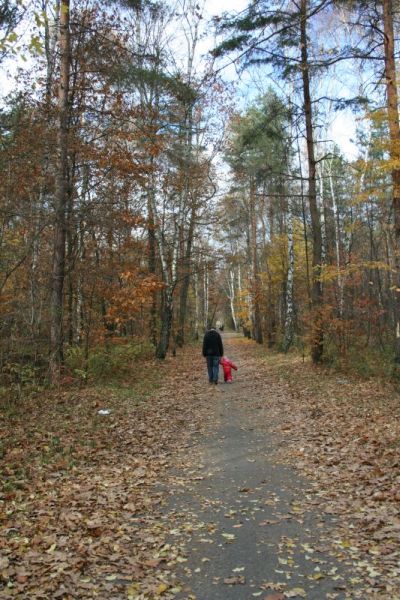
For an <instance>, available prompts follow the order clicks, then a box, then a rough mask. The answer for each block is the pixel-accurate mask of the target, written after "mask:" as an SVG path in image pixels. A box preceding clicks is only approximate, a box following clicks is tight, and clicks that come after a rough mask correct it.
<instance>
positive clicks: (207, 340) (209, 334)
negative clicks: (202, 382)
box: [203, 326, 224, 384]
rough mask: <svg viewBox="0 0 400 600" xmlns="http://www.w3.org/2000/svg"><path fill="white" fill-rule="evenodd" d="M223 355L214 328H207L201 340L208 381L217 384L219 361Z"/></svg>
mask: <svg viewBox="0 0 400 600" xmlns="http://www.w3.org/2000/svg"><path fill="white" fill-rule="evenodd" d="M223 355H224V346H223V345H222V338H221V336H220V334H219V333H218V331H217V330H216V329H215V327H212V326H211V327H209V328H208V331H206V333H205V335H204V338H203V356H204V358H205V359H206V360H207V371H208V381H209V382H210V383H215V384H217V383H218V372H219V361H220V358H221V357H222V356H223Z"/></svg>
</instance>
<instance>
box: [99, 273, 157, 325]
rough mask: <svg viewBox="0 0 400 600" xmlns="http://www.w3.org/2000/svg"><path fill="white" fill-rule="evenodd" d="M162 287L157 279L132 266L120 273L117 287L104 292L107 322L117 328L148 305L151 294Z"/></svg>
mask: <svg viewBox="0 0 400 600" xmlns="http://www.w3.org/2000/svg"><path fill="white" fill-rule="evenodd" d="M162 286H163V284H162V283H161V282H160V281H159V279H158V278H157V277H155V276H154V275H151V274H149V273H147V272H145V271H143V270H141V269H139V268H135V267H133V266H132V267H131V268H130V269H129V270H127V271H124V272H123V273H120V274H119V285H118V287H117V286H114V287H113V288H111V289H109V290H106V294H105V295H106V298H107V301H108V303H109V308H108V311H107V320H108V321H109V322H111V323H114V324H115V325H117V326H120V325H123V324H124V323H126V322H128V321H130V320H131V319H132V318H133V317H135V316H136V315H137V314H138V313H140V312H141V311H143V310H144V309H145V308H146V307H148V306H149V305H150V301H151V298H152V296H153V294H154V293H155V292H156V291H157V290H159V289H161V288H162Z"/></svg>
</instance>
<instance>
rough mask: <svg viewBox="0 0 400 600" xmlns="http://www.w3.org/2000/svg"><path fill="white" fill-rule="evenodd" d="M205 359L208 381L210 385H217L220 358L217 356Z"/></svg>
mask: <svg viewBox="0 0 400 600" xmlns="http://www.w3.org/2000/svg"><path fill="white" fill-rule="evenodd" d="M206 359H207V371H208V381H209V382H210V383H217V382H218V373H219V359H220V357H219V356H206Z"/></svg>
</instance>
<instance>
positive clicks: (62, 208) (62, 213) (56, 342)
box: [50, 0, 71, 381]
mask: <svg viewBox="0 0 400 600" xmlns="http://www.w3.org/2000/svg"><path fill="white" fill-rule="evenodd" d="M69 27H70V0H62V3H61V10H60V38H59V40H60V41H59V43H60V83H59V89H58V136H57V167H56V178H55V226H54V230H55V231H54V249H53V271H52V290H51V327H50V372H51V377H52V380H53V381H57V379H58V377H59V372H60V366H61V364H62V362H63V359H64V353H63V345H64V340H63V290H64V279H65V240H66V208H67V202H68V92H69V78H70V63H71V48H70V31H69Z"/></svg>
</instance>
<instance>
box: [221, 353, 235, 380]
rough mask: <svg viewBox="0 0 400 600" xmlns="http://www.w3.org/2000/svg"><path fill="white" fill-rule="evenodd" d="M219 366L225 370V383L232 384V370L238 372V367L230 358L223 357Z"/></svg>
mask: <svg viewBox="0 0 400 600" xmlns="http://www.w3.org/2000/svg"><path fill="white" fill-rule="evenodd" d="M219 364H220V365H221V366H222V368H223V370H224V381H225V383H232V369H235V371H237V366H236V365H234V364H233V362H232V361H231V360H229V358H227V357H226V356H223V357H222V358H221V360H220V361H219Z"/></svg>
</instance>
